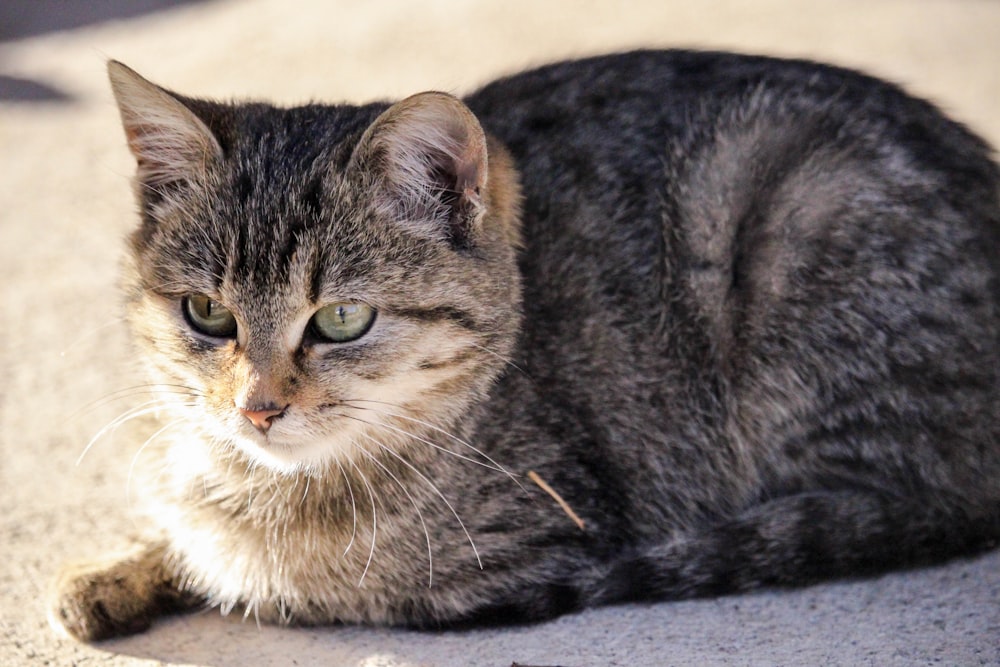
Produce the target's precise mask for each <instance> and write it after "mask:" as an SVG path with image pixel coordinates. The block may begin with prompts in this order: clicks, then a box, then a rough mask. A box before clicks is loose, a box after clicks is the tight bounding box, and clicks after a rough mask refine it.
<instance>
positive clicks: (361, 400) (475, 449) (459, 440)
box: [341, 398, 528, 493]
mask: <svg viewBox="0 0 1000 667" xmlns="http://www.w3.org/2000/svg"><path fill="white" fill-rule="evenodd" d="M348 403H379V404H382V405H390V406H393V407H402V406H395V405H393V404H392V403H385V402H383V401H374V400H368V399H364V398H351V399H345V400H343V401H341V404H343V405H344V406H345V407H348V408H353V409H355V410H372V411H373V412H377V413H378V414H384V415H388V416H390V417H396V418H398V419H405V420H406V421H410V422H413V423H415V424H420V425H421V426H426V427H427V428H429V429H431V430H433V431H436V432H438V433H440V434H441V435H444V436H446V437H448V438H451V439H452V440H454V441H455V442H457V443H459V444H460V445H463V446H465V447H468V448H469V449H471V450H472V451H473V452H475V453H476V454H479V455H480V456H482V457H483V458H484V459H486V460H487V461H488V462H489V464H490V465H488V464H486V463H483V462H482V461H477V460H475V459H472V458H469V457H467V456H462V455H461V454H459V453H457V452H453V451H451V450H450V449H448V448H446V447H442V446H440V445H438V444H437V443H434V442H430V441H428V440H425V439H423V438H421V437H420V436H418V435H416V434H414V433H410V432H409V431H406V430H403V429H398V428H395V427H393V426H390V425H389V424H383V423H380V422H364V423H368V424H369V425H371V426H384V427H385V428H389V429H392V430H394V431H397V432H399V433H403V434H405V435H409V436H410V437H413V438H416V439H417V440H419V441H420V442H423V443H425V444H427V445H430V446H431V447H434V448H435V449H439V450H441V451H443V452H446V453H448V454H451V455H452V456H456V457H458V458H460V459H463V460H465V461H469V462H470V463H475V464H476V465H480V466H483V467H484V468H489V469H490V470H496V471H497V472H502V473H503V474H505V475H507V477H509V478H510V480H511V481H512V482H514V483H515V484H517V486H518V487H519V488H520V489H521V490H522V491H524V492H525V493H527V492H528V491H527V489H525V488H524V486H523V485H522V484H521V482H519V481H518V479H517V477H518V476H517V475H515V474H514V473H512V472H510V471H509V470H507V469H506V468H504V467H503V466H502V465H500V464H499V463H497V462H496V461H495V460H494V459H493V458H492V457H491V456H490V455H489V454H487V453H486V452H484V451H482V450H481V449H479V448H478V447H475V446H474V445H472V444H471V443H469V442H467V441H466V440H463V439H462V438H459V437H458V436H457V435H453V434H452V433H449V432H448V431H446V430H444V429H443V428H441V427H439V426H435V425H434V424H431V423H429V422H425V421H423V420H422V419H417V418H416V417H411V416H409V415H404V414H399V413H395V412H389V411H388V410H374V409H372V408H365V407H359V406H356V405H347V404H348ZM344 416H345V417H348V415H344ZM355 419H357V418H355ZM360 421H364V420H360Z"/></svg>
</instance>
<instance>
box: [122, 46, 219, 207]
mask: <svg viewBox="0 0 1000 667" xmlns="http://www.w3.org/2000/svg"><path fill="white" fill-rule="evenodd" d="M108 78H109V79H110V80H111V90H112V91H113V92H114V95H115V100H116V101H117V102H118V110H119V111H120V112H121V117H122V125H123V126H124V128H125V137H126V139H127V140H128V146H129V149H130V150H131V151H132V154H133V155H134V156H135V159H136V162H137V163H138V178H139V182H140V183H142V184H143V185H145V186H147V187H149V188H150V189H152V190H154V191H155V190H159V189H161V188H162V187H163V186H166V185H170V184H174V183H187V182H191V181H192V180H193V179H197V178H198V177H199V176H200V175H201V174H203V173H204V171H205V167H206V165H207V164H209V163H210V162H211V161H212V160H214V159H216V158H217V157H219V156H221V155H222V149H221V148H220V146H219V142H218V140H217V139H216V138H215V135H214V134H212V131H211V130H210V129H209V128H208V126H207V125H205V123H204V122H203V121H202V120H201V119H200V118H198V116H196V115H195V114H194V112H192V111H191V110H190V109H189V108H188V107H187V106H185V105H184V104H183V102H182V101H181V100H180V99H179V98H177V97H175V96H174V95H173V94H172V93H170V92H169V91H167V90H164V89H163V88H160V87H159V86H157V85H155V84H153V83H151V82H149V81H147V80H146V79H144V78H142V77H141V76H139V75H138V74H137V73H136V72H134V71H133V70H131V69H130V68H128V67H126V66H125V65H123V64H121V63H119V62H117V61H114V60H111V61H109V62H108Z"/></svg>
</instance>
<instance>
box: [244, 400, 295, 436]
mask: <svg viewBox="0 0 1000 667" xmlns="http://www.w3.org/2000/svg"><path fill="white" fill-rule="evenodd" d="M287 407H288V406H287V405H286V406H285V407H284V408H279V407H277V406H270V405H269V406H265V407H264V408H263V409H261V410H251V409H249V408H237V409H238V410H239V411H240V414H242V415H243V416H244V417H246V418H247V419H249V420H250V423H251V424H253V426H254V428H255V429H257V430H258V431H260V432H261V433H267V430H268V429H269V428H271V422H273V421H274V420H275V419H278V418H279V417H281V415H283V414H285V408H287Z"/></svg>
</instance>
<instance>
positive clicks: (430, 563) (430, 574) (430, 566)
mask: <svg viewBox="0 0 1000 667" xmlns="http://www.w3.org/2000/svg"><path fill="white" fill-rule="evenodd" d="M354 446H355V448H356V449H357V450H358V451H359V452H361V454H362V455H363V456H364V457H365V458H367V459H368V460H369V461H371V462H372V463H374V464H375V465H377V466H378V467H379V468H381V469H382V470H384V471H385V474H387V475H389V477H391V478H392V481H394V482H395V483H396V486H398V487H399V488H400V489H401V490H402V491H403V493H405V494H406V497H407V498H409V499H410V504H412V505H413V509H415V510H417V517H418V518H419V519H420V525H421V526H422V527H423V529H424V539H426V540H427V588H431V587H432V586H433V584H434V557H433V555H432V553H431V535H430V532H428V530H427V523H426V522H424V514H423V512H421V511H420V506H419V505H417V501H416V500H415V499H414V498H413V495H412V494H411V493H410V491H409V489H407V488H406V486H405V485H404V484H403V483H402V482H400V481H399V478H398V477H396V475H394V474H393V473H392V471H391V470H389V469H388V468H386V467H385V465H384V464H383V463H382V462H381V461H379V460H378V459H377V458H375V457H374V456H372V455H371V454H369V453H368V452H367V451H365V449H364V447H359V446H358V445H357V443H354Z"/></svg>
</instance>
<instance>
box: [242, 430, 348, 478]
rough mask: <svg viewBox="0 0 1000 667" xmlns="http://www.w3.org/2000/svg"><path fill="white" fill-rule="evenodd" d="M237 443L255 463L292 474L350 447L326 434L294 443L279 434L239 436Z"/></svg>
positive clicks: (338, 455) (321, 464) (318, 465)
mask: <svg viewBox="0 0 1000 667" xmlns="http://www.w3.org/2000/svg"><path fill="white" fill-rule="evenodd" d="M234 442H235V444H236V446H237V447H238V448H239V449H240V451H242V452H243V453H244V454H245V455H246V456H247V457H248V458H250V459H251V460H252V461H253V462H254V463H257V464H259V465H261V466H263V467H265V468H268V469H270V470H273V471H275V472H279V473H284V474H292V473H298V472H304V471H308V470H315V469H317V468H321V467H324V466H325V465H326V464H328V463H330V462H331V461H333V460H335V459H339V458H341V457H343V456H345V455H347V454H348V449H349V446H348V448H345V447H344V446H343V445H342V444H340V443H334V442H330V441H328V440H326V439H324V438H318V439H313V440H301V441H297V442H295V443H293V444H288V443H285V442H283V441H282V440H281V439H279V438H277V437H271V438H267V439H266V440H265V439H264V438H262V437H261V438H242V437H239V438H236V439H235V440H234Z"/></svg>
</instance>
